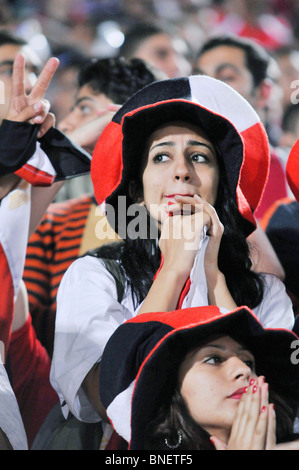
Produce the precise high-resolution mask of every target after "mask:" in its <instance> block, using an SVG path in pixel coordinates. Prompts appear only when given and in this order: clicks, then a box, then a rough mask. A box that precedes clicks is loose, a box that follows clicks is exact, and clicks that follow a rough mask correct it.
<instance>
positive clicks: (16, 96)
mask: <svg viewBox="0 0 299 470" xmlns="http://www.w3.org/2000/svg"><path fill="white" fill-rule="evenodd" d="M58 65H59V60H58V59H57V58H55V57H51V58H50V59H49V60H48V62H47V63H46V65H45V66H44V68H43V69H42V71H41V73H40V75H39V77H38V79H37V81H36V83H35V85H34V86H33V88H32V90H31V92H30V93H29V94H28V95H27V94H26V92H25V86H24V76H25V59H24V56H23V55H22V54H18V55H17V56H16V58H15V60H14V65H13V73H12V94H11V99H10V104H9V108H8V113H7V116H6V119H8V120H11V121H18V122H25V121H27V122H30V123H31V124H40V129H39V133H38V137H39V138H40V137H42V136H43V135H44V134H45V133H46V132H47V131H48V130H49V129H50V128H51V127H52V126H54V125H55V116H54V114H52V113H49V110H50V103H49V101H48V100H46V99H44V94H45V92H46V91H47V89H48V86H49V84H50V82H51V80H52V77H53V75H54V73H55V71H56V69H57V67H58Z"/></svg>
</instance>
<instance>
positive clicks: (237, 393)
mask: <svg viewBox="0 0 299 470" xmlns="http://www.w3.org/2000/svg"><path fill="white" fill-rule="evenodd" d="M246 390H247V387H242V388H239V389H238V390H236V391H235V392H234V393H232V394H231V395H230V396H229V397H228V398H233V399H235V400H240V399H241V397H242V395H243V393H246Z"/></svg>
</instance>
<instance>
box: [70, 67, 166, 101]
mask: <svg viewBox="0 0 299 470" xmlns="http://www.w3.org/2000/svg"><path fill="white" fill-rule="evenodd" d="M158 79H159V76H158V72H157V73H156V71H155V70H154V69H153V68H151V67H150V66H149V65H146V64H145V63H144V61H143V60H141V59H132V60H128V61H126V60H125V59H124V58H106V59H93V60H91V61H90V62H88V64H87V65H85V67H83V68H82V69H81V70H80V71H79V74H78V85H79V87H80V88H81V87H82V86H84V85H88V86H89V87H90V88H91V89H92V90H93V91H94V92H95V93H103V94H104V95H106V96H107V97H108V98H110V99H111V100H112V101H113V102H114V103H118V104H123V103H124V102H125V101H126V100H127V99H128V98H129V97H130V96H132V95H133V94H134V93H136V92H137V91H138V90H140V89H141V88H143V87H144V86H145V85H148V84H149V83H152V82H154V81H156V80H158Z"/></svg>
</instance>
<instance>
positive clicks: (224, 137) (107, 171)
mask: <svg viewBox="0 0 299 470" xmlns="http://www.w3.org/2000/svg"><path fill="white" fill-rule="evenodd" d="M174 121H185V122H189V123H192V124H196V125H198V126H200V127H202V128H203V130H204V131H205V132H206V133H207V135H208V136H209V138H210V139H211V140H212V142H213V143H214V144H215V145H216V147H217V148H218V151H219V153H220V157H221V158H222V159H223V163H224V168H225V172H226V176H227V181H228V186H229V190H230V192H231V194H232V195H233V197H234V198H235V200H236V202H237V204H238V207H239V211H240V213H241V214H242V216H243V218H244V219H245V221H247V222H249V224H248V225H249V226H250V228H249V230H248V231H249V232H250V231H253V230H254V228H255V221H254V217H253V212H254V210H255V209H256V208H257V206H258V204H259V201H260V199H261V196H262V194H263V190H264V186H265V183H266V180H267V177H268V172H269V164H270V151H269V143H268V138H267V134H266V131H265V129H264V127H263V124H262V123H261V121H260V118H259V116H258V115H257V113H256V112H255V110H254V109H253V108H252V107H251V106H250V104H249V103H248V102H247V101H246V100H245V99H244V98H243V97H242V96H241V95H240V94H239V93H237V92H236V91H235V90H233V89H232V88H231V87H229V86H228V85H226V84H225V83H223V82H221V81H219V80H216V79H214V78H211V77H207V76H201V75H196V76H191V77H184V78H178V79H169V80H162V81H157V82H154V83H151V84H150V85H147V86H146V87H144V88H143V89H142V90H140V91H138V92H137V93H135V94H134V95H133V96H132V97H131V98H129V99H128V100H127V102H126V103H125V104H124V105H123V106H122V108H121V109H120V110H119V111H118V112H117V113H116V114H115V116H114V118H113V120H112V122H111V123H110V124H109V125H108V126H107V127H106V128H105V130H104V132H103V133H102V135H101V136H100V138H99V140H98V142H97V144H96V147H95V150H94V153H93V158H92V163H91V178H92V181H93V185H94V193H95V197H96V200H97V202H98V204H101V203H103V202H104V201H106V203H107V204H111V205H112V206H113V207H115V209H117V198H118V196H122V195H124V196H127V197H128V198H129V194H128V186H129V182H130V180H132V179H136V175H137V174H138V172H139V171H140V165H141V158H142V155H143V151H144V147H145V143H146V141H147V138H148V137H149V136H150V135H151V133H152V132H153V131H154V130H155V129H156V128H157V127H159V126H160V125H162V124H164V123H167V122H174ZM131 202H132V201H131Z"/></svg>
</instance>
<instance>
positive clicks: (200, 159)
mask: <svg viewBox="0 0 299 470" xmlns="http://www.w3.org/2000/svg"><path fill="white" fill-rule="evenodd" d="M191 160H192V161H193V162H195V163H207V161H208V157H207V156H206V155H203V154H201V153H194V154H193V155H191Z"/></svg>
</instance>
